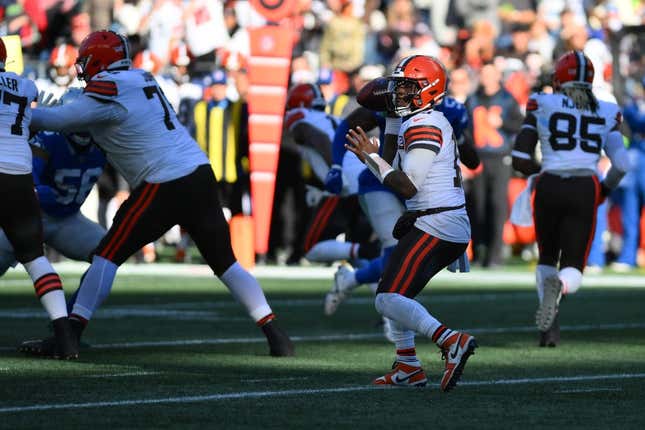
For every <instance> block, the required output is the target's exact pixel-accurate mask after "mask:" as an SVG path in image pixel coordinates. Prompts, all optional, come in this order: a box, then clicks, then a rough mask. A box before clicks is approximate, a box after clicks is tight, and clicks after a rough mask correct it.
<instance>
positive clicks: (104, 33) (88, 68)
mask: <svg viewBox="0 0 645 430" xmlns="http://www.w3.org/2000/svg"><path fill="white" fill-rule="evenodd" d="M131 65H132V62H131V61H130V47H129V45H128V39H127V38H126V37H125V36H123V35H121V34H118V33H116V32H114V31H109V30H101V31H95V32H93V33H90V34H89V35H88V36H87V37H86V38H85V39H84V40H83V42H82V43H81V46H80V48H79V49H78V58H77V59H76V71H77V72H78V77H79V78H80V79H83V80H84V81H89V80H90V79H92V77H93V76H94V75H96V74H97V73H99V72H102V71H104V70H115V69H129V68H130V66H131Z"/></svg>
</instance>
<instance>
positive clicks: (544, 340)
mask: <svg viewBox="0 0 645 430" xmlns="http://www.w3.org/2000/svg"><path fill="white" fill-rule="evenodd" d="M558 343H560V322H559V321H558V314H557V313H556V315H555V318H554V319H553V324H551V327H549V329H548V330H547V331H541V332H540V343H539V345H540V346H549V347H552V348H553V347H555V346H557V345H558Z"/></svg>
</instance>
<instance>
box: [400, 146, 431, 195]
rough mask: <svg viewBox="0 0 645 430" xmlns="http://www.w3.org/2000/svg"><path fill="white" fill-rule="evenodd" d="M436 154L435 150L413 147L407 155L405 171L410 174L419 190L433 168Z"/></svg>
mask: <svg viewBox="0 0 645 430" xmlns="http://www.w3.org/2000/svg"><path fill="white" fill-rule="evenodd" d="M436 156H437V154H436V153H435V152H434V151H428V150H427V149H425V148H412V149H410V151H409V152H408V155H407V157H405V163H403V172H404V173H405V174H406V175H408V178H410V181H412V184H413V185H414V187H415V188H416V189H417V190H419V186H420V185H421V184H423V181H424V180H425V178H426V176H427V175H428V172H429V171H430V169H431V168H432V162H433V161H434V159H435V157H436Z"/></svg>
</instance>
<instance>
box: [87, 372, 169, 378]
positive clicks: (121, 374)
mask: <svg viewBox="0 0 645 430" xmlns="http://www.w3.org/2000/svg"><path fill="white" fill-rule="evenodd" d="M161 373H162V372H147V371H145V370H141V371H136V372H124V373H107V374H98V375H82V376H78V377H79V378H122V377H126V376H127V377H129V376H148V375H159V374H161Z"/></svg>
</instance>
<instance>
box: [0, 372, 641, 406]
mask: <svg viewBox="0 0 645 430" xmlns="http://www.w3.org/2000/svg"><path fill="white" fill-rule="evenodd" d="M640 378H645V373H623V374H613V375H578V376H556V377H547V378H520V379H498V380H491V381H467V382H461V383H460V385H461V386H471V387H473V386H475V387H476V386H491V385H495V386H498V385H518V384H546V383H552V382H555V383H558V382H580V381H599V380H621V379H640ZM429 386H430V387H437V386H438V384H429ZM383 389H384V388H381V387H378V386H373V385H372V386H370V385H360V386H353V387H337V388H319V389H315V388H314V389H299V390H276V391H240V392H233V393H217V394H208V395H203V396H183V397H166V398H160V399H132V400H115V401H103V402H87V403H52V404H43V405H32V406H9V407H3V408H0V413H3V414H6V413H15V412H33V411H47V410H57V409H85V408H112V407H119V406H134V405H159V404H168V403H195V402H212V401H222V400H236V399H241V400H245V399H257V398H272V397H285V396H304V395H318V394H331V393H350V392H357V391H372V390H383ZM385 389H389V388H385Z"/></svg>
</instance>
